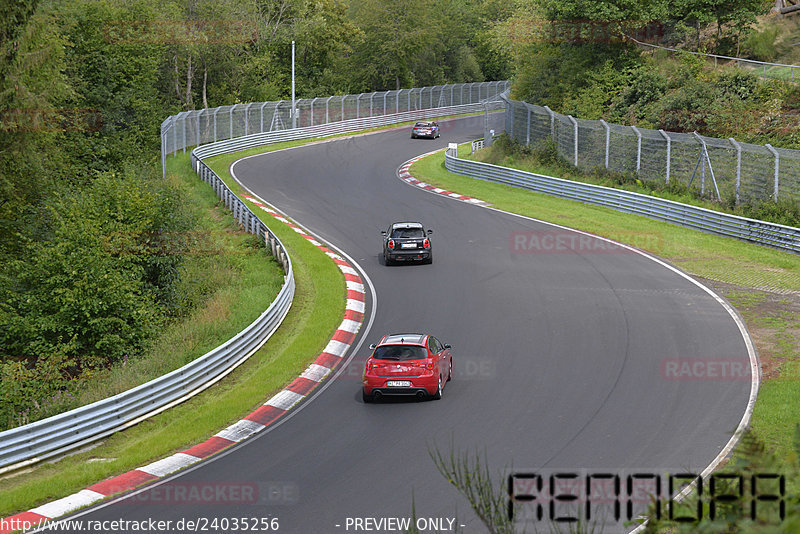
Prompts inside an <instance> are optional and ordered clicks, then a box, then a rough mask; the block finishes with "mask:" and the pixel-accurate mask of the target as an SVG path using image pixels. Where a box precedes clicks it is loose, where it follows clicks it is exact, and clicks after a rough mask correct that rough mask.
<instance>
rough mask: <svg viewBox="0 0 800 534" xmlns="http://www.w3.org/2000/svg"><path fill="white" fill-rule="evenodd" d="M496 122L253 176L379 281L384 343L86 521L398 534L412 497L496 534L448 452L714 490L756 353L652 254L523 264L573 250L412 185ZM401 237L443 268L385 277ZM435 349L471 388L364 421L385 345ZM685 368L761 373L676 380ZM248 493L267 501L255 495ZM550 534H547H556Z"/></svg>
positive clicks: (336, 144)
mask: <svg viewBox="0 0 800 534" xmlns="http://www.w3.org/2000/svg"><path fill="white" fill-rule="evenodd" d="M493 120H496V121H499V120H501V116H495V117H493ZM482 123H483V118H482V117H471V118H464V119H458V120H453V121H442V136H441V138H440V139H437V140H424V139H420V140H412V139H410V136H409V130H408V129H406V128H403V129H394V130H389V131H384V132H381V133H376V134H371V135H363V136H356V137H351V138H347V139H342V140H337V141H332V142H325V143H319V144H315V145H311V146H306V147H300V148H295V149H291V150H285V151H280V152H275V153H270V154H265V155H261V156H257V157H251V158H248V159H245V160H242V161H240V162H238V163H237V164H236V165H235V168H234V171H235V174H236V176H237V178H238V179H239V180H240V181H241V182H242V183H243V184H244V185H245V186H246V187H248V188H249V189H250V190H251V191H252V192H254V193H255V194H257V195H258V196H260V197H262V198H263V199H265V200H266V201H267V202H269V203H271V204H272V205H273V206H275V207H277V208H278V209H280V210H282V211H283V212H285V213H286V214H288V215H289V216H290V217H292V218H293V219H295V220H296V221H297V222H298V223H299V224H301V225H303V226H305V227H306V228H308V229H309V230H311V231H312V232H314V233H316V234H317V235H318V236H320V237H322V238H323V239H324V240H326V241H328V242H329V243H331V244H332V245H334V246H336V247H339V248H340V249H341V250H342V251H343V252H345V253H346V254H347V255H348V256H350V257H351V258H352V259H354V260H355V261H356V262H357V263H358V264H359V265H360V266H361V267H362V268H363V271H364V273H365V274H366V275H367V276H368V278H369V279H370V280H371V281H372V284H373V285H374V288H375V292H376V295H377V307H376V308H375V309H376V314H375V319H374V322H373V323H372V324H371V325H368V324H367V323H366V322H365V326H364V328H367V327H369V332H368V334H367V336H366V339H365V340H364V343H363V345H362V346H361V348H360V350H359V351H358V352H357V353H356V355H355V358H354V359H353V361H352V362H351V363H350V364H349V365H348V366H346V367H345V368H344V369H343V371H344V372H343V373H342V374H341V375H340V376H338V377H337V378H336V379H335V380H334V381H333V382H332V383H331V384H330V385H329V386H328V387H327V388H326V389H325V390H324V391H322V392H321V393H320V394H319V395H318V396H316V397H315V398H312V399H311V400H309V401H307V402H306V403H305V405H303V406H302V409H301V410H300V411H297V409H295V412H296V413H294V414H293V415H292V417H291V418H289V419H288V420H285V421H283V422H282V423H281V424H280V425H278V426H276V427H274V428H271V429H270V430H269V431H268V432H265V433H262V434H260V435H258V437H256V438H255V439H251V440H247V441H245V442H244V443H243V444H241V446H238V447H236V448H234V449H233V450H232V451H230V452H229V453H226V454H223V455H220V456H219V457H217V458H216V459H214V460H213V461H206V462H201V463H200V464H198V466H195V467H194V468H192V469H190V470H188V471H186V472H184V474H182V475H180V476H178V477H173V478H172V479H169V480H167V481H166V483H165V482H161V483H159V484H158V485H156V486H155V487H153V488H150V489H145V490H144V491H140V492H138V493H137V494H136V495H134V496H133V497H131V498H128V499H125V500H118V501H115V502H112V503H111V504H108V503H106V504H104V505H101V506H99V507H95V508H93V509H90V510H89V512H88V513H87V512H85V511H84V512H82V513H79V514H76V515H73V517H76V516H79V517H81V518H82V519H92V520H113V519H120V518H122V519H128V520H133V519H136V520H147V519H150V518H153V519H156V520H171V521H173V525H174V524H175V523H174V522H175V521H178V520H180V519H197V518H209V519H210V518H214V517H217V518H237V517H238V518H261V517H277V518H278V520H279V525H280V526H279V530H278V531H279V532H290V533H317V532H319V533H328V532H331V533H335V532H357V531H361V532H365V531H368V530H366V527H367V526H370V527H372V528H371V530H369V531H372V532H398V530H396V529H392V528H382V529H381V528H377V524H375V523H361V525H362V527H363V528H361V529H356V528H355V523H354V519H355V518H362V519H363V518H375V519H377V520H379V519H381V518H394V517H400V518H402V517H410V516H411V510H412V495H413V502H414V503H415V508H416V510H415V511H416V515H417V516H418V517H424V518H451V519H452V518H457V523H458V524H462V525H465V526H464V527H463V529H462V530H463V531H464V532H484V531H485V530H484V529H483V528H482V527H481V526H480V524H479V522H478V520H477V518H476V517H475V515H474V514H473V513H472V512H471V511H470V510H469V506H468V504H467V502H466V500H465V499H463V498H462V497H460V496H459V495H458V494H457V492H456V491H455V489H454V488H453V487H452V486H450V485H449V484H448V483H447V481H446V480H445V479H444V478H443V477H442V476H441V475H440V474H439V473H438V472H437V471H436V470H435V468H434V465H433V462H432V460H431V458H430V456H429V449H431V448H433V447H438V448H439V449H442V450H447V449H449V448H450V447H451V446H453V447H455V449H456V450H457V451H462V452H464V451H470V452H478V453H480V454H481V455H482V456H483V457H485V458H486V459H487V460H488V464H489V466H490V469H491V470H492V471H493V472H496V473H497V477H496V479H497V482H499V481H500V473H501V471H502V470H503V469H506V468H512V469H513V470H514V471H515V472H520V471H532V470H534V469H540V468H547V469H556V470H560V471H562V472H570V471H573V472H574V471H577V470H579V469H582V468H595V469H603V470H605V471H606V472H609V473H618V472H624V471H625V470H628V469H636V470H638V471H639V472H650V473H663V472H664V471H665V470H675V469H682V470H685V471H687V472H694V473H700V472H701V471H702V470H703V469H704V468H705V467H706V466H708V465H709V463H711V462H712V461H713V460H714V459H715V457H716V456H717V455H718V454H719V453H720V451H721V450H722V449H723V447H725V446H726V444H727V443H728V441H729V440H730V438H731V436H732V433H733V431H734V430H735V429H736V427H737V425H738V424H739V422H740V420H741V419H742V416H743V414H744V412H745V409H746V407H747V403H748V398H749V395H750V388H751V382H750V372H749V369H750V364H749V360H748V352H747V346H746V343H745V340H744V339H743V337H742V335H741V333H740V331H739V328H738V327H737V324H736V323H735V321H734V320H733V318H732V316H731V315H730V314H729V313H728V311H726V309H725V308H724V307H723V306H722V305H721V303H720V302H718V301H717V300H716V299H715V298H714V297H713V296H712V295H710V294H708V293H707V292H706V291H704V290H703V289H702V288H701V287H699V286H697V285H695V284H694V283H692V282H691V281H690V280H688V279H687V278H685V277H683V276H681V275H679V274H678V273H676V272H674V271H672V270H670V269H668V268H667V267H665V266H664V265H661V264H659V263H657V262H654V261H652V260H651V259H648V258H646V257H644V256H642V255H639V254H635V253H631V252H628V251H623V250H619V249H613V250H609V247H608V246H606V245H607V244H600V246H599V247H598V246H594V245H597V242H594V241H593V240H592V241H591V243H589V240H587V239H584V240H583V241H582V243H583V245H582V246H580V247H577V249H572V250H561V251H552V250H541V249H540V250H539V251H538V252H537V251H536V250H529V249H524V250H522V251H520V250H519V249H517V248H515V243H517V241H516V240H518V239H520V238H519V237H518V236H520V235H521V236H525V239H526V243H529V242H530V239H531V238H534V239H536V238H538V239H540V242H542V241H541V240H542V239H544V238H545V237H546V236H551V237H549V238H548V239H552V238H553V237H552V236H561V238H569V236H574V234H571V233H570V232H569V231H567V230H562V229H558V228H555V227H553V226H549V225H545V224H543V223H539V222H536V221H533V220H529V219H524V218H520V217H516V216H512V215H509V214H505V213H501V212H498V211H495V210H490V209H486V208H482V207H479V206H474V205H469V204H466V203H463V202H459V201H456V200H451V199H447V198H443V197H441V196H437V195H434V194H431V193H428V192H425V191H422V190H420V189H418V188H415V187H411V186H409V185H407V184H405V183H404V182H402V181H401V180H399V179H398V178H397V177H396V176H395V172H396V169H397V168H398V167H399V166H400V165H401V164H402V163H403V162H404V161H406V160H408V159H409V158H412V157H414V156H416V155H419V154H421V153H423V152H428V151H430V150H433V149H436V148H443V147H445V146H446V145H447V143H448V142H463V141H467V140H470V139H475V138H478V137H481V136H482ZM265 220H266V221H267V223H268V224H278V223H276V222H274V221H273V222H270V221H269V217H268V216H265ZM398 220H419V221H421V222H423V223H424V224H425V225H426V226H427V227H429V228H433V230H434V234H433V236H432V237H433V245H434V257H435V259H434V263H433V264H432V265H400V266H392V267H387V266H384V265H383V264H382V258H381V257H380V252H381V241H380V230H382V229H386V227H387V226H388V225H389V224H390V223H391V222H394V221H398ZM565 236H566V237H565ZM373 305H374V302H372V301H371V299H370V302H368V306H373ZM368 317H369V314H367V318H368ZM362 330H363V329H362ZM416 331H427V332H431V333H433V334H434V335H436V336H437V337H438V338H439V339H440V340H442V341H443V342H445V343H450V344H452V346H453V355H454V364H455V376H454V379H453V381H452V382H451V383H449V384H448V386H447V387H446V389H445V390H444V397H443V399H442V400H440V401H426V402H417V401H412V402H406V401H401V402H382V403H377V404H364V403H363V402H362V401H361V394H360V377H361V371H362V366H363V362H364V360H365V359H366V356H367V354H368V352H369V351H368V349H367V348H366V347H367V345H368V344H369V343H372V342H376V341H377V340H378V339H379V338H380V336H381V335H382V334H384V333H399V332H416ZM679 358H683V359H691V361H692V362H695V363H696V362H698V361H699V362H727V364H728V367H727V369H733V367H731V366H733V365H737V366H739V365H740V366H741V367H737V368H741V369H744V370H745V371H746V373H745V376H739V377H737V379H728V378H724V379H720V378H719V377H718V376H717V377H709V376H708V374H710V373H708V374H706V375H704V376H699V375H696V374H695V375H692V376H682V377H676V376H673V375H670V369H674V368H671V367H670V365H671V364H674V363H675V362H676V361H677V360H676V359H679ZM693 369H695V371H696V370H697V368H696V367H695V368H693ZM708 369H710V367H708ZM701 374H702V373H701ZM709 378H710V379H709ZM170 485H172V486H173V487H182V488H184V489H186V488H189V489H191V488H206V487H211V488H216V489H217V490H218V492H219V493H218V496H217V497H216V498H215V499H213V500H212V501H213V502H211V503H208V502H198V501H191V499H187V500H185V501H182V500H181V499H179V498H177V497H175V496H174V495H176V494H174V495H173V497H170V496H169V492H168V491H167V490H166V489H165V487H166V488H169V487H170ZM220 488H222V489H220ZM225 488H227V489H228V490H230V491H227V493H226V490H225ZM237 488H238V489H239V490H242V489H244V490H246V491H244V493H245V494H247V495H251V496H252V491H251V490H254V491H255V492H256V494H255V497H254V498H253V499H248V498H247V495H245V496H244V497H243V496H241V495H240V496H238V497H236V496H234V493H235V490H236V489H237ZM248 488H249V490H248ZM253 501H256V503H253ZM348 518H349V522H348ZM382 526H383V527H386V526H389V527H392V526H394V525H392V524H389V525H387V524H383V525H382ZM442 526H443V527H444V528H441V529H440V530H441V531H444V532H447V531H448V530H446V528H447V527H448V526H449V524H448V523H447V522H445V523H444V524H443V525H442ZM620 528H621V527H620V526H619V524H616V525H615V526H614V527H613V528H609V529H607V531H608V532H615V531H619V530H620ZM538 529H539V531H542V532H547V531H548V525H547V523H544V522H542V523H540V524H539V525H538ZM183 530H184V531H187V530H189V529H188V528H184V529H183ZM534 530H535V529H534V528H533V527H531V526H529V527H528V530H527V531H528V532H532V531H534ZM175 531H178V530H175ZM211 531H212V532H213V530H211ZM217 531H219V532H222V531H226V532H234V531H235V529H234V528H233V527H232V526H231V527H230V528H228V529H226V530H217ZM430 531H431V530H428V532H430Z"/></svg>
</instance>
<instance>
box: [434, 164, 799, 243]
mask: <svg viewBox="0 0 800 534" xmlns="http://www.w3.org/2000/svg"><path fill="white" fill-rule="evenodd" d="M445 167H446V168H447V170H449V171H450V172H454V173H456V174H461V175H464V176H469V177H470V178H478V179H480V180H487V181H490V182H497V183H501V184H506V185H511V186H514V187H521V188H523V189H528V190H530V191H535V192H537V193H546V194H548V195H553V196H557V197H561V198H566V199H570V200H579V201H581V202H585V203H587V204H595V205H597V206H605V207H608V208H612V209H615V210H617V211H623V212H626V213H633V214H636V215H644V216H645V217H650V218H651V219H657V220H660V221H666V222H669V223H673V224H677V225H680V226H685V227H687V228H694V229H696V230H702V231H704V232H710V233H713V234H718V235H722V236H726V237H735V238H737V239H742V240H745V241H750V242H752V243H758V244H760V245H768V246H771V247H775V248H778V249H781V250H785V251H787V252H794V253H795V254H797V253H800V228H793V227H791V226H783V225H780V224H774V223H769V222H766V221H758V220H755V219H748V218H746V217H739V216H736V215H730V214H727V213H720V212H717V211H713V210H709V209H705V208H700V207H697V206H690V205H688V204H682V203H680V202H674V201H672V200H666V199H663V198H657V197H651V196H648V195H642V194H639V193H632V192H630V191H623V190H620V189H613V188H610V187H603V186H599V185H593V184H586V183H582V182H573V181H570V180H564V179H561V178H554V177H552V176H545V175H542V174H535V173H532V172H526V171H520V170H517V169H510V168H507V167H500V166H498V165H491V164H489V163H481V162H477V161H471V160H466V159H461V158H459V157H458V154H457V153H453V152H452V151H451V150H449V149H448V151H447V152H446V153H445Z"/></svg>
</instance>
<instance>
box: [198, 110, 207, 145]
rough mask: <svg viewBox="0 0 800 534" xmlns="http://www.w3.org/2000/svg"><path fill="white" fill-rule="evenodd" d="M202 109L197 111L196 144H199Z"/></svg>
mask: <svg viewBox="0 0 800 534" xmlns="http://www.w3.org/2000/svg"><path fill="white" fill-rule="evenodd" d="M204 111H205V109H201V110H200V111H199V112H198V113H197V146H200V115H202V114H203V112H204Z"/></svg>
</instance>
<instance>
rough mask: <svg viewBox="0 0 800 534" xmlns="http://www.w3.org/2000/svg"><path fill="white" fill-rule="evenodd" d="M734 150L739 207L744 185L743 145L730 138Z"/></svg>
mask: <svg viewBox="0 0 800 534" xmlns="http://www.w3.org/2000/svg"><path fill="white" fill-rule="evenodd" d="M728 141H730V142H731V144H732V145H733V148H735V149H736V205H737V206H738V205H739V190H740V187H741V184H742V145H740V144H739V141H737V140H736V139H734V138H733V137H729V138H728Z"/></svg>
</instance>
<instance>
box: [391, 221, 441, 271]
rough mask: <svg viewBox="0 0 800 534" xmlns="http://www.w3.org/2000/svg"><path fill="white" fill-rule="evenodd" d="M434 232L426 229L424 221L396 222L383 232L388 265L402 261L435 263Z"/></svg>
mask: <svg viewBox="0 0 800 534" xmlns="http://www.w3.org/2000/svg"><path fill="white" fill-rule="evenodd" d="M432 233H433V230H425V228H424V227H423V226H422V223H418V222H396V223H394V224H393V225H391V226H390V227H389V229H388V230H385V231H383V232H381V235H382V236H383V259H384V260H385V263H386V265H392V264H394V263H395V262H400V261H421V262H423V263H433V244H432V243H431V238H430V234H432Z"/></svg>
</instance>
